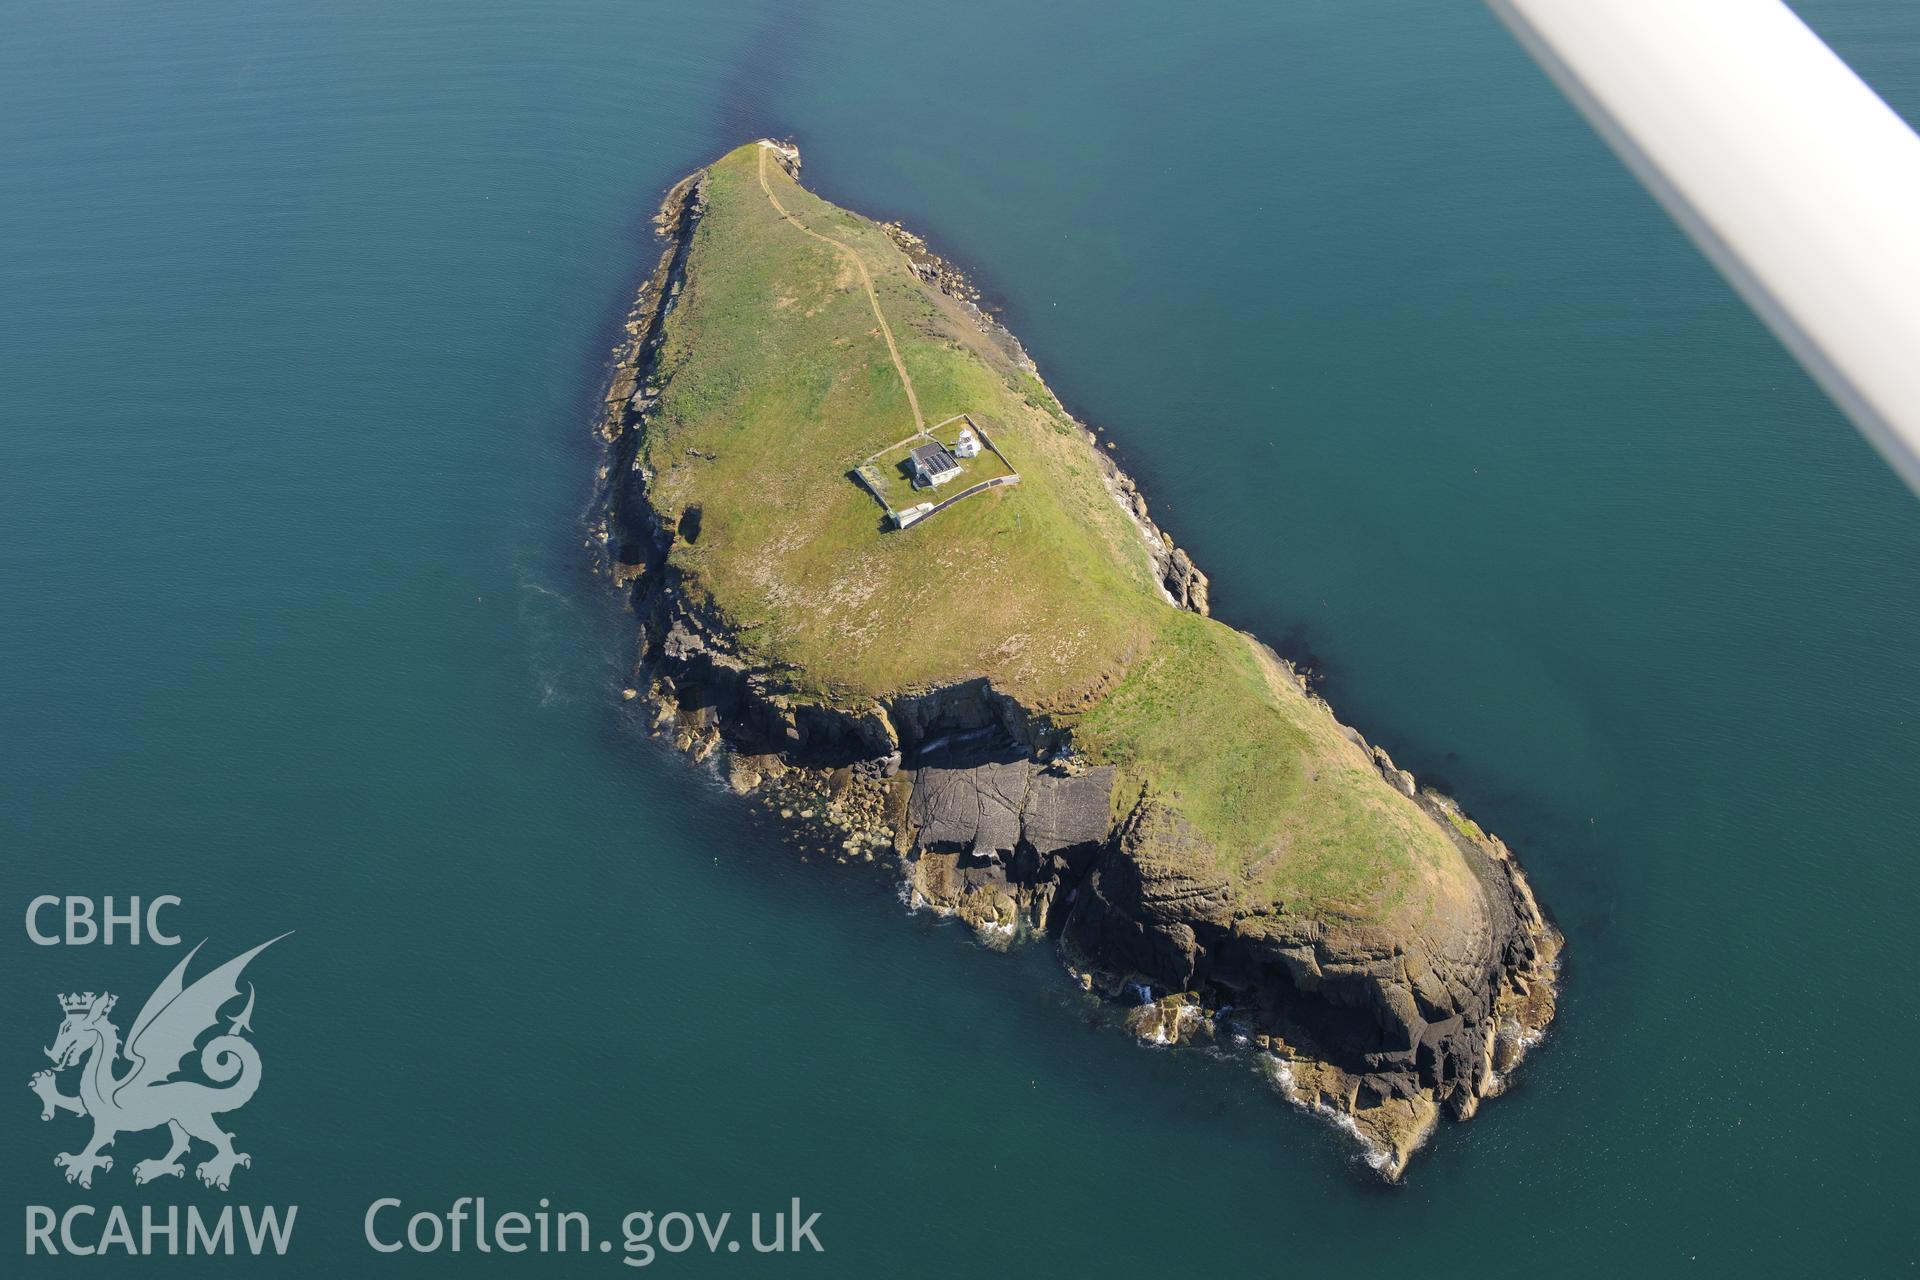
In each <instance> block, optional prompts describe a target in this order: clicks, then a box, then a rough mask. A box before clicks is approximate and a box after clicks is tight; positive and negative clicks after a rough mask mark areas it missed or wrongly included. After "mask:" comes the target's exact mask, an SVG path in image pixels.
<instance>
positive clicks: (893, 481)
mask: <svg viewBox="0 0 1920 1280" xmlns="http://www.w3.org/2000/svg"><path fill="white" fill-rule="evenodd" d="M956 433H957V429H953V428H950V429H947V430H946V431H944V432H936V433H935V434H936V435H937V436H939V437H940V439H941V440H942V442H943V443H945V444H948V445H951V444H952V443H953V440H952V437H953V436H954V435H955V434H956ZM925 443H926V441H925V440H924V439H914V440H910V441H908V442H907V443H905V444H903V445H900V446H898V447H897V448H893V449H888V450H885V451H883V452H881V453H879V454H876V455H875V456H874V458H873V460H872V467H873V473H874V474H875V475H876V476H877V477H878V480H879V487H880V496H881V497H882V498H883V499H885V500H886V503H887V505H888V506H889V507H891V508H892V509H893V510H895V511H905V510H906V509H907V508H908V507H911V506H913V505H915V504H916V503H921V502H945V501H946V500H947V499H948V498H951V497H954V496H955V495H956V494H960V493H964V492H965V491H966V490H967V489H968V488H970V487H971V486H973V485H976V484H980V483H982V482H984V481H987V480H992V479H994V478H996V477H998V476H1009V475H1012V474H1014V470H1013V468H1012V467H1010V466H1008V465H1007V464H1006V463H1004V462H1002V461H1001V460H1000V459H999V458H998V457H996V456H994V454H993V452H992V451H991V450H985V449H983V450H981V452H980V453H979V454H978V455H976V456H975V457H971V458H961V459H959V462H960V474H959V475H958V476H956V477H955V478H953V479H952V480H949V481H947V482H946V483H945V484H943V485H940V486H939V487H938V488H933V489H916V488H914V487H913V478H912V476H911V474H910V473H909V472H908V471H907V470H906V469H905V467H906V462H907V456H908V455H909V454H911V453H912V452H913V450H914V449H915V448H916V447H918V446H919V445H922V444H925ZM942 514H943V515H944V514H945V513H944V512H943V513H942ZM928 527H929V528H931V527H932V526H928Z"/></svg>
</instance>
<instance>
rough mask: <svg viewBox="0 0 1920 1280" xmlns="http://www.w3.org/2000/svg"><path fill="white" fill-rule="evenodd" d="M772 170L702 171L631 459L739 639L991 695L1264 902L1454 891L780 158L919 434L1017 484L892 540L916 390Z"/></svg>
mask: <svg viewBox="0 0 1920 1280" xmlns="http://www.w3.org/2000/svg"><path fill="white" fill-rule="evenodd" d="M758 159H759V155H758V149H757V148H756V147H743V148H741V149H739V150H737V151H734V152H732V153H730V154H729V155H727V156H725V157H723V158H722V159H721V160H719V161H718V162H716V163H715V164H714V165H713V166H712V167H711V168H710V170H709V174H708V180H707V189H706V198H707V209H706V212H705V214H704V215H703V217H702V219H701V221H700V223H699V225H698V227H697V229H696V231H695V235H694V241H693V245H692V249H691V253H690V255H689V260H688V267H687V276H686V283H685V287H684V290H683V292H682V294H681V297H680V299H679V300H678V302H677V304H676V305H675V307H674V309H673V311H672V312H671V313H670V315H669V317H668V320H667V323H666V336H665V342H664V345H663V348H662V353H661V364H660V370H659V374H658V378H657V381H658V382H659V383H660V385H661V387H662V395H661V400H660V404H659V407H658V409H657V411H656V413H655V415H654V417H653V418H652V420H651V421H650V423H649V426H648V428H647V435H646V437H645V439H644V441H643V442H642V448H643V451H644V454H645V460H646V462H647V464H648V465H649V466H651V467H652V468H653V470H654V472H655V477H656V478H655V481H654V484H653V486H652V490H651V495H652V500H653V502H654V504H655V505H656V506H657V507H658V508H660V510H661V511H662V513H663V514H664V515H665V516H666V517H667V518H668V520H669V521H675V520H677V518H678V516H679V514H680V511H681V509H682V508H684V507H686V506H689V505H696V504H697V505H698V506H699V507H700V508H701V523H700V529H701V532H700V536H699V539H698V540H697V541H696V542H693V543H687V542H685V541H681V542H679V543H677V544H676V545H675V547H674V549H673V551H672V553H671V554H672V557H673V559H674V561H675V562H676V563H677V564H678V565H679V566H680V567H681V568H682V569H683V570H685V571H686V573H687V575H688V580H689V582H690V583H691V584H692V587H693V589H694V590H696V591H700V592H704V593H705V595H706V596H707V598H708V599H709V601H710V602H711V603H712V604H713V605H714V606H715V607H716V608H717V609H719V610H720V611H721V612H723V613H724V614H725V615H727V616H728V617H729V618H731V619H732V620H733V621H734V623H735V624H736V626H737V627H738V629H739V631H740V635H741V639H742V643H743V644H744V645H746V646H747V647H748V648H749V649H750V650H751V651H753V652H754V653H755V654H757V655H758V656H759V657H760V658H762V659H763V660H765V661H767V662H768V663H771V664H778V665H781V666H783V667H785V668H787V669H789V670H791V671H793V672H795V673H796V678H797V680H798V682H799V683H800V685H801V688H802V691H803V692H810V693H814V694H816V695H818V696H829V695H831V696H833V697H836V698H839V699H842V700H848V699H852V700H858V699H861V698H874V699H878V698H884V697H887V696H889V695H892V694H896V693H900V692H904V691H908V690H913V689H921V688H927V687H932V686H937V685H943V684H949V683H954V682H958V681H963V680H967V679H971V678H974V677H977V676H987V677H990V678H991V679H992V680H993V682H994V685H995V687H996V688H998V689H1000V690H1001V691H1003V692H1005V693H1007V694H1009V695H1010V696H1012V697H1014V698H1016V699H1018V700H1019V701H1020V702H1021V703H1022V704H1023V705H1025V706H1026V707H1028V708H1029V709H1031V710H1033V711H1035V712H1037V713H1040V714H1043V715H1052V716H1054V717H1056V718H1057V719H1059V721H1060V722H1061V723H1063V724H1068V725H1072V726H1075V728H1074V732H1075V743H1076V746H1077V748H1078V749H1079V750H1080V751H1081V752H1082V753H1083V754H1085V755H1087V756H1089V757H1091V758H1093V759H1097V760H1107V761H1111V762H1113V763H1115V764H1116V765H1118V766H1119V769H1120V776H1121V778H1122V780H1123V783H1124V786H1123V787H1122V789H1121V795H1122V797H1123V803H1131V801H1132V799H1133V798H1135V797H1137V796H1139V795H1140V794H1142V793H1146V794H1149V795H1152V796H1154V797H1155V798H1156V799H1158V800H1160V801H1162V802H1163V803H1165V804H1166V805H1168V806H1170V807H1171V808H1172V809H1174V810H1175V811H1177V812H1178V813H1179V815H1180V816H1181V817H1183V818H1184V819H1185V820H1186V822H1187V823H1188V824H1190V825H1191V827H1192V828H1193V829H1194V830H1196V831H1197V832H1198V833H1199V834H1201V835H1202V836H1204V837H1205V843H1206V844H1207V845H1208V846H1210V848H1211V849H1212V853H1211V854H1210V855H1207V856H1210V857H1211V858H1212V859H1213V860H1214V862H1215V863H1216V867H1215V868H1214V870H1216V871H1217V872H1218V873H1219V874H1221V875H1223V876H1226V877H1228V878H1229V879H1230V881H1231V882H1232V884H1233V885H1234V886H1235V891H1236V893H1237V894H1238V895H1239V896H1241V897H1242V898H1243V899H1245V900H1246V901H1247V902H1249V903H1259V902H1267V903H1271V902H1276V901H1277V902H1284V903H1286V904H1288V905H1289V907H1294V906H1298V907H1300V908H1301V909H1306V908H1307V907H1309V906H1311V907H1312V908H1313V909H1315V910H1317V911H1319V912H1321V913H1322V914H1326V913H1336V914H1340V915H1343V916H1351V917H1355V918H1361V919H1369V918H1379V917H1381V916H1383V915H1387V914H1398V913H1403V912H1406V911H1410V910H1411V911H1418V910H1422V909H1424V908H1425V907H1428V906H1430V905H1431V903H1432V902H1433V901H1434V899H1435V897H1436V895H1441V894H1452V893H1453V892H1455V891H1456V890H1457V889H1458V887H1459V885H1460V884H1461V883H1463V878H1464V877H1466V876H1467V874H1468V873H1467V871H1466V868H1465V864H1464V862H1463V861H1462V860H1461V857H1460V854H1459V853H1458V851H1457V850H1456V849H1455V848H1454V847H1453V845H1452V844H1451V842H1450V841H1448V840H1447V839H1446V837H1445V836H1444V835H1443V834H1442V833H1441V831H1440V830H1439V828H1437V827H1435V826H1434V825H1433V824H1432V822H1430V821H1429V820H1428V819H1427V818H1426V817H1425V815H1424V814H1422V813H1420V811H1419V810H1418V809H1417V808H1415V806H1413V805H1412V804H1411V803H1410V802H1408V801H1407V800H1406V799H1405V798H1404V797H1402V796H1400V795H1398V793H1396V792H1394V791H1393V790H1392V789H1391V788H1390V787H1388V786H1387V785H1386V784H1385V782H1384V781H1383V780H1382V779H1381V778H1380V777H1379V775H1378V773H1377V772H1375V770H1374V769H1373V766H1372V764H1371V762H1370V761H1369V760H1368V759H1367V757H1366V756H1365V754H1364V753H1363V752H1361V751H1360V749H1359V748H1358V747H1357V746H1355V745H1354V744H1353V743H1352V742H1351V741H1350V740H1349V739H1347V738H1346V737H1345V736H1344V734H1342V733H1341V732H1340V730H1339V729H1338V727H1337V726H1336V725H1335V724H1334V723H1333V721H1332V719H1331V717H1330V716H1328V715H1327V714H1326V712H1325V711H1324V709H1322V708H1321V707H1320V706H1319V705H1318V704H1316V703H1313V702H1310V701H1309V700H1308V699H1307V698H1305V697H1304V696H1303V695H1302V694H1301V693H1300V692H1299V691H1298V689H1297V688H1295V687H1294V686H1293V685H1292V684H1291V683H1290V682H1287V681H1285V680H1284V679H1280V678H1278V677H1277V674H1276V672H1275V671H1274V670H1273V669H1272V668H1271V666H1270V663H1269V660H1268V659H1266V658H1265V657H1263V656H1262V655H1261V654H1259V653H1257V652H1256V650H1255V649H1254V648H1253V647H1252V646H1251V645H1250V644H1249V643H1248V641H1247V639H1246V637H1244V636H1242V635H1240V634H1239V633H1238V632H1235V631H1233V630H1232V629H1230V628H1228V627H1226V626H1224V625H1222V624H1220V623H1217V622H1213V621H1211V620H1209V619H1204V618H1200V617H1198V616H1196V615H1193V614H1190V613H1183V612H1179V611H1176V610H1174V609H1172V608H1170V607H1169V606H1168V605H1167V603H1166V601H1165V599H1164V598H1163V597H1162V596H1161V594H1160V593H1159V591H1158V589H1157V587H1156V585H1155V584H1154V582H1153V576H1152V569H1151V565H1150V561H1149V558H1148V556H1147V553H1146V550H1145V547H1144V545H1143V544H1142V541H1141V539H1140V536H1139V533H1138V531H1137V530H1136V529H1135V528H1134V527H1133V525H1132V523H1131V521H1130V520H1129V519H1128V517H1127V516H1126V515H1125V513H1123V512H1122V511H1121V509H1120V508H1119V506H1118V505H1117V504H1116V503H1115V502H1114V501H1113V499H1112V497H1111V495H1110V494H1109V493H1108V492H1107V490H1106V489H1105V487H1104V485H1103V484H1102V482H1101V477H1100V471H1099V468H1098V465H1097V459H1096V457H1095V455H1094V450H1093V446H1092V445H1091V444H1090V443H1089V442H1088V441H1087V440H1086V438H1085V437H1084V436H1083V435H1082V434H1081V433H1080V432H1079V431H1078V430H1077V429H1072V428H1071V424H1070V423H1069V422H1068V421H1067V420H1066V419H1065V417H1064V414H1063V413H1062V412H1061V410H1060V409H1059V406H1058V404H1057V402H1056V401H1055V399H1054V397H1053V396H1052V394H1051V393H1050V392H1049V391H1048V390H1047V389H1046V387H1045V385H1044V384H1042V383H1041V382H1040V381H1039V380H1038V379H1037V378H1035V377H1034V376H1033V375H1032V374H1031V373H1029V372H1027V371H1026V370H1024V369H1021V368H1019V367H1018V366H1016V365H1014V364H1013V363H1012V361H1011V360H1009V359H1008V358H1007V356H1006V355H1005V354H1004V353H1003V352H1001V351H1000V349H999V348H998V347H997V346H996V345H995V344H994V343H993V342H992V341H991V340H989V339H988V338H987V337H986V336H985V335H983V334H981V333H980V331H979V330H978V329H977V328H976V327H975V326H974V324H973V323H972V321H971V320H970V319H969V318H968V317H967V316H966V315H965V314H964V313H963V312H962V311H961V310H960V309H959V308H958V307H957V306H956V305H955V304H953V303H952V302H951V301H950V300H948V299H946V298H945V297H943V296H942V295H939V294H938V293H936V292H935V291H933V290H931V289H930V288H928V287H927V286H926V285H924V284H923V283H922V282H921V281H920V280H919V279H918V278H916V277H915V276H913V275H912V273H911V272H910V271H909V270H908V268H907V263H906V259H905V258H904V256H903V255H902V254H901V253H900V252H899V250H898V249H897V248H896V247H895V246H894V244H893V243H892V242H891V241H890V240H889V239H888V238H887V237H886V235H885V234H884V233H883V232H881V231H880V230H879V229H878V228H877V227H876V226H874V225H873V224H872V223H870V222H868V221H867V220H865V219H863V218H859V217H857V216H855V215H853V214H850V213H848V212H846V211H845V210H841V209H837V208H835V207H834V206H832V205H829V204H827V203H826V202H825V201H822V200H820V199H819V198H818V197H816V196H814V195H812V194H811V193H809V192H807V191H805V190H804V189H802V188H801V187H799V186H798V185H797V184H795V183H794V182H793V181H792V179H790V178H789V177H788V176H787V175H786V173H785V172H784V171H783V170H781V169H780V168H779V167H778V166H777V165H773V164H769V165H768V166H767V176H768V182H769V183H770V184H771V185H772V186H773V189H774V191H775V192H776V194H777V195H778V196H779V198H780V200H781V202H782V203H783V204H784V205H785V206H786V207H787V208H788V209H789V210H790V211H792V212H793V213H794V214H795V215H796V216H797V217H799V218H800V219H802V221H803V222H804V223H805V224H806V225H807V226H808V227H810V228H812V229H813V230H816V231H819V232H821V233H823V234H829V235H832V236H835V237H837V238H839V239H840V240H842V241H843V242H845V243H846V244H848V245H850V246H851V247H853V248H854V249H855V250H856V251H857V252H858V253H859V254H860V255H861V257H862V259H863V260H864V262H865V263H866V265H867V269H868V271H869V272H870V273H871V274H872V277H873V280H874V285H875V289H876V292H877V294H878V296H879V299H880V304H881V306H882V308H883V310H884V312H885V314H886V316H887V319H888V323H889V326H890V328H891V329H892V331H893V334H894V337H895V339H896V341H897V343H898V344H899V346H900V349H901V355H902V359H903V360H904V362H905V363H906V365H907V368H908V370H909V372H910V374H911V376H912V378H913V381H914V385H915V389H916V391H917V393H918V396H919V399H920V404H921V408H922V410H923V415H924V418H925V421H926V422H927V423H928V424H929V425H931V424H935V423H940V422H943V421H944V420H946V419H948V418H951V417H954V416H955V415H958V414H961V413H968V414H971V415H972V416H973V418H974V419H975V421H977V422H978V423H980V425H981V426H982V427H984V428H985V429H986V431H987V432H988V434H989V435H990V436H991V437H992V439H993V441H994V443H995V444H996V445H997V446H998V447H999V448H1000V449H1001V451H1002V452H1004V453H1005V454H1006V455H1007V456H1008V458H1009V459H1011V460H1012V461H1013V463H1014V464H1015V466H1016V467H1017V468H1018V470H1019V472H1020V475H1021V483H1020V484H1018V485H1015V486H1010V487H1004V488H999V489H994V490H990V491H988V492H987V493H984V494H979V495H976V496H974V497H972V498H969V499H968V500H967V501H965V502H962V503H959V504H956V505H955V506H953V507H951V508H949V509H947V510H946V511H943V512H941V513H940V515H939V516H937V517H935V518H934V519H933V520H931V521H929V522H928V523H926V524H925V525H921V526H917V527H914V528H910V529H908V530H905V531H900V532H893V531H889V530H887V529H885V527H884V526H885V523H886V522H885V519H884V516H883V513H882V512H881V510H880V508H879V506H878V504H876V503H875V502H874V500H873V497H872V496H871V495H870V494H868V493H867V492H866V491H865V490H864V489H862V488H861V487H860V486H858V485H856V484H854V483H853V482H852V481H851V480H850V479H849V475H850V473H851V472H852V471H853V469H854V468H855V467H857V466H858V465H859V464H860V463H861V462H862V461H863V460H865V459H867V458H868V457H870V456H871V455H872V454H874V453H875V452H876V451H878V450H881V449H883V448H886V447H887V446H889V445H892V444H894V443H895V442H897V441H899V440H901V439H903V438H904V437H906V436H908V435H909V434H911V433H912V432H913V430H914V426H915V424H914V421H913V417H912V414H911V412H910V410H909V407H908V403H907V399H906V396H905V393H904V392H903V391H902V389H901V386H900V382H899V378H898V376H897V374H896V372H895V370H894V367H893V364H892V361H891V360H890V359H889V357H888V354H887V350H886V347H885V345H884V343H883V341H882V339H881V337H880V335H879V330H878V327H877V326H876V324H875V323H874V317H873V313H872V311H871V309H870V307H869V304H868V301H867V297H866V293H865V290H864V289H863V288H862V287H861V286H860V283H859V281H858V278H857V275H856V273H855V272H854V271H853V270H852V269H851V267H850V266H849V265H848V264H847V263H846V262H845V260H844V258H843V257H842V255H841V254H840V253H839V252H838V251H836V250H835V249H834V248H833V247H831V246H829V245H826V244H822V243H821V242H819V241H817V240H814V239H811V238H810V237H808V236H806V235H805V234H803V233H802V232H801V231H800V230H798V229H797V228H795V227H794V226H792V225H791V224H790V223H787V222H786V221H784V220H783V219H781V218H780V217H779V215H778V214H777V213H776V212H775V211H774V209H773V208H772V206H771V205H770V204H769V202H768V200H767V198H766V194H765V193H764V192H763V191H762V189H761V187H760V182H759V178H758V176H757V166H758ZM956 430H957V426H954V427H950V428H946V429H944V430H943V432H942V438H943V439H945V438H947V437H948V436H950V435H951V434H952V433H953V432H954V431H956ZM689 449H692V450H695V451H696V452H697V454H698V455H701V456H690V455H689V453H688V450H689ZM709 453H711V454H713V455H714V456H713V458H711V459H708V458H707V457H705V456H704V455H705V454H709ZM974 461H975V463H986V464H991V465H994V466H996V467H997V465H998V464H997V463H996V462H994V460H993V459H992V457H991V455H990V454H988V455H983V457H982V458H981V459H976V460H974ZM883 476H884V477H885V478H886V479H887V480H888V481H891V480H892V479H894V477H893V476H892V475H889V474H888V473H887V472H886V470H885V469H884V468H883ZM973 482H974V478H973V477H972V476H968V477H964V478H963V479H962V480H957V481H954V482H951V483H949V484H947V485H943V486H941V487H940V488H939V489H938V490H935V491H933V492H932V493H931V494H926V493H919V494H916V493H914V492H913V491H911V490H909V489H907V488H906V486H905V484H904V481H902V482H901V484H900V490H899V491H898V493H897V494H896V493H895V492H893V491H889V500H890V501H892V502H893V504H894V506H895V509H896V510H900V509H904V507H905V506H909V505H912V504H913V503H914V502H918V501H926V500H929V499H930V498H931V499H932V500H939V499H940V498H944V497H947V496H951V495H952V494H955V493H958V492H960V491H961V490H962V489H963V488H964V487H965V486H966V485H967V484H969V483H973ZM1194 856H1200V855H1197V854H1196V855H1194Z"/></svg>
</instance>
